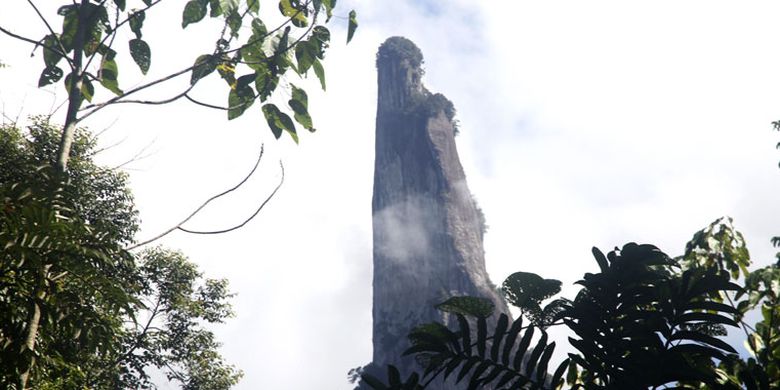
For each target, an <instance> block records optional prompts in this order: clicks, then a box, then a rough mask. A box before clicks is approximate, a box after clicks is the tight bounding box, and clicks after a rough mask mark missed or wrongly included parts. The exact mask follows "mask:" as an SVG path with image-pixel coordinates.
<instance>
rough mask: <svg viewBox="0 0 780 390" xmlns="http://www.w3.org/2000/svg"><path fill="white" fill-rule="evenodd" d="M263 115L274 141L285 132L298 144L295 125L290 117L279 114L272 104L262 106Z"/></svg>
mask: <svg viewBox="0 0 780 390" xmlns="http://www.w3.org/2000/svg"><path fill="white" fill-rule="evenodd" d="M263 115H265V120H266V122H267V123H268V127H269V128H271V132H272V133H273V134H274V137H276V139H279V137H281V136H282V132H283V131H286V132H287V133H289V134H290V136H291V137H292V139H293V141H295V143H296V144H297V143H298V133H297V132H296V131H295V125H294V124H293V121H292V119H290V117H289V116H288V115H287V114H285V113H283V112H281V111H280V110H279V108H278V107H276V105H274V104H270V103H269V104H266V105H264V106H263Z"/></svg>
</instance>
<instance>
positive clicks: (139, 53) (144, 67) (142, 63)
mask: <svg viewBox="0 0 780 390" xmlns="http://www.w3.org/2000/svg"><path fill="white" fill-rule="evenodd" d="M130 56H132V57H133V61H135V63H136V64H138V67H139V68H140V69H141V73H143V74H146V72H148V71H149V66H150V65H151V62H152V52H151V50H150V49H149V45H148V44H147V43H146V42H144V41H143V40H141V39H137V38H136V39H131V40H130Z"/></svg>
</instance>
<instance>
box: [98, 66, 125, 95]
mask: <svg viewBox="0 0 780 390" xmlns="http://www.w3.org/2000/svg"><path fill="white" fill-rule="evenodd" d="M118 75H119V70H118V68H117V65H116V61H114V60H113V59H112V60H109V59H106V57H103V60H102V61H101V63H100V71H99V72H98V78H99V79H100V84H101V85H103V87H105V88H106V89H108V90H109V91H111V92H113V93H114V94H116V95H117V96H118V95H121V94H122V93H123V92H122V90H121V89H119V82H118V80H117V77H118Z"/></svg>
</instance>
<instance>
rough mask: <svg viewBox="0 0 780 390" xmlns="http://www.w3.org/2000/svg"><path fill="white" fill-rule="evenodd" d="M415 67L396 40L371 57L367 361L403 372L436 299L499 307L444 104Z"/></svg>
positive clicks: (434, 314)
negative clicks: (374, 87) (416, 330)
mask: <svg viewBox="0 0 780 390" xmlns="http://www.w3.org/2000/svg"><path fill="white" fill-rule="evenodd" d="M421 65H422V54H421V53H420V50H419V49H418V48H417V47H416V46H415V45H414V43H412V42H411V41H409V40H407V39H405V38H401V37H393V38H390V39H388V40H387V41H386V42H385V43H384V44H382V46H381V47H380V49H379V52H378V54H377V70H378V83H379V89H378V95H379V96H378V105H377V118H376V157H375V158H376V161H375V168H374V195H373V233H374V238H373V240H374V280H373V288H374V307H373V318H374V331H373V346H374V355H373V366H374V367H375V368H382V369H383V368H384V367H385V366H386V365H387V364H394V365H396V366H398V367H399V368H400V369H401V370H402V373H404V374H407V373H408V372H409V370H411V369H412V368H413V367H415V365H414V361H413V359H412V358H410V357H406V358H403V359H402V358H400V356H401V354H402V352H403V351H404V350H405V349H406V348H408V346H409V345H408V341H407V339H406V335H407V333H408V332H409V330H410V329H411V328H412V327H413V326H415V325H417V324H422V323H426V322H431V321H445V322H446V321H447V320H452V319H448V318H445V316H444V315H443V314H442V313H441V312H439V311H438V310H436V309H435V308H434V305H435V304H436V303H439V302H442V301H444V300H446V299H447V298H448V297H450V296H454V295H471V296H480V297H484V298H489V299H491V300H493V301H494V302H495V303H496V307H497V312H507V309H506V304H505V303H504V301H503V299H502V298H501V297H500V296H499V295H498V294H497V292H496V289H495V287H494V286H493V284H492V283H491V282H490V280H489V278H488V275H487V272H486V270H485V259H484V249H483V244H482V239H483V232H484V227H483V223H484V221H483V220H482V218H481V216H480V212H478V209H477V206H476V203H475V202H474V200H473V197H472V196H471V193H470V191H469V189H468V186H467V185H466V177H465V175H464V173H463V167H462V166H461V164H460V160H459V158H458V151H457V148H456V145H455V138H454V132H455V126H454V123H453V118H452V117H453V114H454V110H453V108H452V103H450V102H449V101H448V100H447V99H446V98H444V97H443V96H442V95H440V94H431V93H430V92H428V90H426V89H425V87H424V86H423V84H422V82H421V78H422V74H423V71H422V68H421ZM380 370H381V369H380ZM429 388H433V387H429ZM448 388H451V387H449V386H448Z"/></svg>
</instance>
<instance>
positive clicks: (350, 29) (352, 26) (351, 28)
mask: <svg viewBox="0 0 780 390" xmlns="http://www.w3.org/2000/svg"><path fill="white" fill-rule="evenodd" d="M357 27H358V22H357V13H355V10H352V11H349V25H348V26H347V43H349V41H351V40H352V36H353V35H355V30H357Z"/></svg>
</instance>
